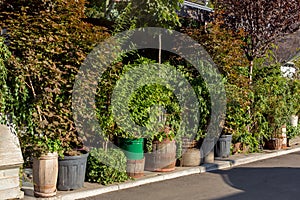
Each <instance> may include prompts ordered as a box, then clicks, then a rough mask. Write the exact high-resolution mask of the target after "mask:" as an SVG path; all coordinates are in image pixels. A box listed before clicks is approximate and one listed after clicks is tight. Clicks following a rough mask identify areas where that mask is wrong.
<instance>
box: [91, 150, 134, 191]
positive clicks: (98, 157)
mask: <svg viewBox="0 0 300 200" xmlns="http://www.w3.org/2000/svg"><path fill="white" fill-rule="evenodd" d="M128 179H129V177H128V176H127V174H126V156H125V154H124V153H123V152H122V151H120V150H116V149H108V150H107V151H105V150H103V149H101V148H98V149H96V148H93V149H91V151H90V153H89V156H88V160H87V169H86V180H87V181H89V182H92V183H100V184H103V185H107V184H111V183H114V182H124V181H126V180H128Z"/></svg>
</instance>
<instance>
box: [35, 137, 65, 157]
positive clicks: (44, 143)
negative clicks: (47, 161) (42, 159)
mask: <svg viewBox="0 0 300 200" xmlns="http://www.w3.org/2000/svg"><path fill="white" fill-rule="evenodd" d="M34 140H35V141H36V143H35V145H34V146H33V154H32V155H33V156H35V157H39V156H40V155H41V154H43V153H53V152H57V153H58V155H59V156H61V157H63V148H62V146H61V145H62V144H61V141H60V140H59V139H51V138H49V139H48V138H47V137H43V136H35V137H34Z"/></svg>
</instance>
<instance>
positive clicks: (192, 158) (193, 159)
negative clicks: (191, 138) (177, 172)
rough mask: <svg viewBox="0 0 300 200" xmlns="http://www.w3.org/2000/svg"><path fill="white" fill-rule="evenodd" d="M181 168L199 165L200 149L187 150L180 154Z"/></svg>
mask: <svg viewBox="0 0 300 200" xmlns="http://www.w3.org/2000/svg"><path fill="white" fill-rule="evenodd" d="M181 162H182V166H183V167H195V166H199V165H200V164H201V154H200V149H196V148H194V149H187V150H185V151H184V153H183V154H182V159H181Z"/></svg>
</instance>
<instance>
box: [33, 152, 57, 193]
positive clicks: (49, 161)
mask: <svg viewBox="0 0 300 200" xmlns="http://www.w3.org/2000/svg"><path fill="white" fill-rule="evenodd" d="M32 171H33V185H34V196H35V197H52V196H55V195H56V183H57V176H58V155H57V153H48V154H45V155H41V156H40V157H39V158H34V159H33V166H32Z"/></svg>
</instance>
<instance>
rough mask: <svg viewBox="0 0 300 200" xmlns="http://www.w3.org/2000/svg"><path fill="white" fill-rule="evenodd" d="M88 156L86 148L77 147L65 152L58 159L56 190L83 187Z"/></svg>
mask: <svg viewBox="0 0 300 200" xmlns="http://www.w3.org/2000/svg"><path fill="white" fill-rule="evenodd" d="M88 155H89V152H88V149H87V148H86V147H81V148H78V147H77V148H73V149H72V151H70V150H69V151H65V152H64V155H63V156H60V157H59V158H58V181H57V189H58V190H64V191H66V190H75V189H79V188H82V187H83V184H84V179H85V173H86V165H87V157H88Z"/></svg>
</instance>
